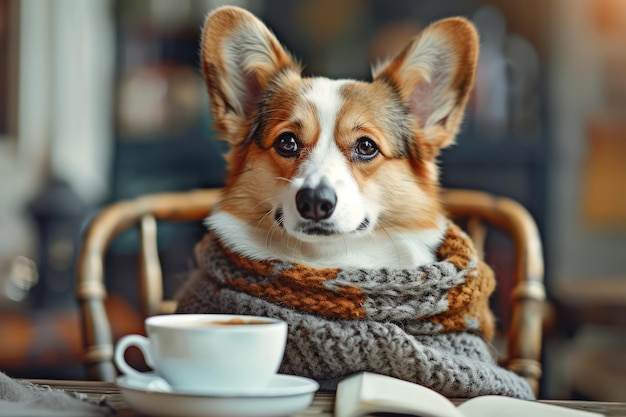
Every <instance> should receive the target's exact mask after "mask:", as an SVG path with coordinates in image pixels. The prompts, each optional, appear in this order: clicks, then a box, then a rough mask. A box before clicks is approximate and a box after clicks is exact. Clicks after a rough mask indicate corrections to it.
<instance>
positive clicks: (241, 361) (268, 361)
mask: <svg viewBox="0 0 626 417" xmlns="http://www.w3.org/2000/svg"><path fill="white" fill-rule="evenodd" d="M145 327H146V333H147V336H148V337H144V336H141V335H136V334H135V335H128V336H124V337H122V338H121V339H120V340H119V342H118V343H117V346H116V348H115V364H116V365H117V367H118V368H119V370H120V371H121V372H122V373H124V374H125V375H126V376H127V377H129V378H137V379H145V378H148V377H149V376H150V375H153V374H149V373H144V372H139V371H137V370H136V369H134V368H133V367H131V366H130V365H128V363H127V362H126V360H125V358H124V353H125V352H126V350H127V349H128V348H129V347H131V346H135V347H137V348H138V349H139V350H141V352H142V353H143V355H144V358H145V361H146V363H147V364H148V365H149V366H150V367H151V368H153V369H154V371H155V373H156V374H157V375H158V376H160V377H162V378H163V379H164V380H165V381H166V382H167V383H169V385H171V386H172V387H173V388H174V389H177V390H182V391H188V392H211V393H220V392H242V393H243V392H246V391H254V390H256V389H261V388H263V387H264V386H266V385H267V384H268V382H269V381H270V379H271V378H272V376H274V375H275V374H276V373H277V372H278V368H279V366H280V363H281V361H282V357H283V353H284V351H285V344H286V341H287V323H285V322H284V321H282V320H278V319H273V318H269V317H258V316H244V315H223V314H172V315H163V316H153V317H149V318H147V319H146V320H145Z"/></svg>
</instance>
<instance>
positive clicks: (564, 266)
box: [0, 0, 626, 400]
mask: <svg viewBox="0 0 626 417" xmlns="http://www.w3.org/2000/svg"><path fill="white" fill-rule="evenodd" d="M222 4H237V5H240V6H243V7H246V8H248V9H249V10H250V11H252V12H253V13H255V14H257V15H258V16H259V17H261V18H262V19H263V20H264V21H265V22H266V23H267V24H268V25H269V26H270V27H271V28H272V30H273V31H274V32H275V33H276V35H277V37H278V38H279V39H280V40H281V41H282V42H283V43H284V44H285V45H286V47H287V48H288V49H289V50H290V51H292V53H293V54H294V55H295V56H296V57H298V58H300V59H301V61H302V62H303V63H304V64H305V66H306V67H305V72H306V73H307V74H309V75H324V76H329V77H344V78H346V77H349V78H365V79H367V78H368V77H369V76H370V75H369V69H370V64H371V63H374V62H376V61H377V60H381V59H385V58H387V57H389V56H390V55H392V54H393V53H394V52H396V51H398V50H399V49H400V48H401V47H402V46H403V45H404V44H405V42H407V41H408V39H409V38H410V37H412V36H413V35H415V34H416V33H418V32H419V31H420V30H421V29H423V28H424V27H425V26H426V25H428V24H429V23H431V22H433V21H435V20H437V19H440V18H444V17H448V16H455V15H461V16H465V17H467V18H469V19H472V20H473V21H474V23H475V24H476V25H477V27H478V29H479V32H480V35H481V57H480V62H479V69H478V75H477V82H476V87H475V89H474V92H473V95H472V99H471V102H470V105H469V107H468V110H467V117H466V120H465V122H464V125H463V128H462V131H461V133H460V135H459V137H458V140H457V142H458V144H457V145H456V146H454V147H452V148H449V149H447V150H446V151H445V152H444V154H443V155H442V157H441V165H442V171H443V178H442V182H443V184H444V186H446V187H462V188H474V189H482V190H487V191H490V192H492V193H495V194H499V195H503V196H508V197H512V198H514V199H516V200H517V201H519V202H520V203H522V204H523V205H524V206H525V207H526V208H527V209H528V210H529V211H530V212H531V214H532V215H533V216H534V218H535V219H536V221H537V223H538V226H539V229H540V233H541V237H542V240H543V245H544V256H545V262H546V282H547V286H548V291H549V296H550V300H551V310H550V314H549V317H550V320H548V323H547V325H546V337H545V339H546V340H545V347H544V352H545V355H544V356H545V357H544V363H545V367H546V369H545V371H544V378H543V385H542V396H544V397H547V398H590V399H604V400H626V382H624V381H626V356H625V354H624V352H626V332H625V331H624V330H625V329H626V163H625V162H626V159H625V158H626V47H625V45H626V1H623V0H576V1H571V0H547V1H546V0H544V1H542V0H446V1H430V0H428V1H427V0H342V1H334V0H316V1H294V0H249V1H246V0H239V1H232V2H229V1H219V0H178V1H171V0H55V1H52V0H21V1H20V0H0V370H2V371H4V372H7V373H8V374H9V375H11V376H15V377H41V378H78V379H80V378H83V377H84V375H83V373H82V372H83V371H82V366H81V364H80V358H81V349H82V346H81V342H80V328H79V322H78V318H77V315H76V302H75V299H74V284H73V282H74V261H75V257H76V252H77V247H78V243H79V241H80V238H81V231H82V230H83V228H84V227H85V224H86V223H87V222H88V220H89V219H90V218H91V217H92V216H93V214H94V213H96V212H97V211H98V209H99V208H101V207H102V206H104V205H106V204H108V203H111V202H114V201H117V200H120V199H127V198H132V197H135V196H138V195H141V194H145V193H151V192H158V191H172V190H188V189H193V188H205V187H215V186H220V185H221V184H222V182H223V178H224V162H223V160H222V156H221V154H222V153H223V151H224V147H223V145H222V144H221V143H218V142H216V141H215V140H214V135H213V132H212V131H211V120H210V116H209V112H208V103H207V95H206V93H205V88H204V84H203V80H202V78H201V74H200V72H199V65H198V58H199V52H198V51H199V46H198V39H199V34H200V28H201V25H202V23H203V20H204V17H205V15H206V13H207V12H208V11H210V10H211V9H213V8H215V7H216V6H219V5H222ZM202 232H203V230H202V226H201V225H198V226H197V227H192V226H191V227H187V228H176V229H165V231H164V234H163V235H162V236H160V237H159V249H160V254H161V258H162V259H163V262H164V268H165V271H164V272H165V275H166V285H167V286H168V287H167V288H166V292H169V293H171V292H172V291H174V288H176V286H177V285H178V284H179V283H180V282H181V280H182V279H183V276H184V272H185V271H188V270H189V269H190V268H191V266H190V265H191V249H190V248H191V247H192V246H193V243H194V242H195V241H197V240H198V239H199V238H200V236H201V235H202ZM136 241H137V236H136V235H134V234H133V233H126V234H124V235H122V236H121V237H120V238H118V239H117V240H116V241H115V242H114V244H113V247H112V250H111V254H110V255H109V258H108V259H107V272H106V274H107V282H108V286H109V288H111V297H110V300H109V302H110V303H111V305H112V306H113V308H114V310H115V311H116V312H117V314H119V316H121V317H128V318H129V319H128V320H127V321H128V323H136V321H135V322H133V320H131V318H134V319H136V318H137V314H136V312H135V311H136V303H135V302H134V301H133V300H135V299H136V298H135V296H136V293H135V291H136V290H135V288H134V284H133V282H134V281H133V279H134V274H135V273H136V260H135V256H134V255H135V252H134V249H133V248H134V246H135V243H136ZM490 254H491V257H492V259H493V262H494V263H495V264H496V269H497V264H498V262H506V261H507V259H510V257H511V248H510V247H505V246H503V247H501V246H498V245H496V246H494V247H492V248H490ZM129 326H130V327H129V329H131V331H135V330H136V328H134V327H132V326H133V325H131V324H129Z"/></svg>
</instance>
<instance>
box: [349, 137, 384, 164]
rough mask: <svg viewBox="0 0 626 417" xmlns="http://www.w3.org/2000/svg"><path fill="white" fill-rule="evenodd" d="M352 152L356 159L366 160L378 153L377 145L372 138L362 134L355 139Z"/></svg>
mask: <svg viewBox="0 0 626 417" xmlns="http://www.w3.org/2000/svg"><path fill="white" fill-rule="evenodd" d="M354 153H355V156H356V157H357V158H358V159H362V160H366V161H368V160H370V159H372V158H374V157H376V155H378V145H376V142H374V141H373V140H372V139H370V138H368V137H365V136H364V137H362V138H359V139H358V140H357V141H356V145H355V147H354Z"/></svg>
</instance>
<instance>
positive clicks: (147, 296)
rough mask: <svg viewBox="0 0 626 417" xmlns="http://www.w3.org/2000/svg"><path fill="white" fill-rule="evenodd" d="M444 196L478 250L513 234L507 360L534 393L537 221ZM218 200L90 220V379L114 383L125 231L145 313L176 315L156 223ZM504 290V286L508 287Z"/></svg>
mask: <svg viewBox="0 0 626 417" xmlns="http://www.w3.org/2000/svg"><path fill="white" fill-rule="evenodd" d="M442 197H443V202H444V205H445V207H446V210H447V211H448V213H449V215H450V217H451V218H453V219H467V222H466V223H465V224H466V227H465V228H466V230H467V232H468V234H469V235H470V236H471V238H472V239H473V240H474V242H475V244H476V247H477V248H478V250H479V253H482V252H481V251H482V248H483V245H484V242H485V235H486V230H487V227H485V226H486V225H488V226H495V227H496V228H498V229H501V230H502V231H504V232H505V233H506V234H507V235H508V236H509V237H510V238H511V240H512V242H513V247H514V265H511V268H512V269H513V272H512V276H514V283H513V285H512V291H511V295H510V296H511V299H510V300H511V301H510V305H508V306H507V307H510V312H511V313H510V315H509V317H510V322H509V323H508V326H506V327H507V328H508V338H507V352H508V354H507V359H506V361H505V362H504V363H503V365H504V366H506V367H507V368H509V369H511V370H512V371H514V372H516V373H517V374H519V375H521V376H523V377H525V378H527V379H528V381H529V382H530V384H531V386H532V387H533V389H534V390H535V392H537V390H538V381H539V378H540V376H541V362H540V356H541V345H542V317H543V315H542V312H543V308H542V307H543V302H544V298H545V291H544V285H543V256H542V251H541V243H540V239H539V235H538V231H537V227H536V224H535V222H534V221H533V219H532V217H531V216H530V214H529V213H528V212H527V211H526V210H525V209H524V208H523V207H522V206H521V205H520V204H518V203H516V202H515V201H513V200H511V199H508V198H498V197H494V196H492V195H490V194H487V193H484V192H479V191H469V190H446V191H444V192H443V194H442ZM218 198H219V190H218V189H211V190H198V191H191V192H180V193H166V194H154V195H147V196H144V197H139V198H137V199H134V200H129V201H122V202H118V203H115V204H112V205H111V206H109V207H107V208H105V209H104V210H103V211H101V212H100V213H99V214H98V215H97V216H96V217H95V218H94V219H93V220H92V222H91V224H90V225H89V227H88V229H87V231H86V234H85V236H84V240H83V242H82V245H81V250H80V254H79V257H78V264H77V269H76V273H77V280H78V281H77V288H76V294H77V298H78V301H79V304H80V314H81V319H82V320H81V321H82V330H83V342H84V349H85V351H84V363H85V366H86V370H87V375H88V377H89V378H91V379H98V380H105V381H113V380H114V379H115V377H116V375H117V372H116V370H115V367H114V365H113V362H112V358H113V343H114V340H113V336H112V332H111V323H110V322H109V318H108V317H107V314H106V310H105V308H104V300H105V298H106V296H107V290H106V287H105V282H104V263H105V262H104V259H105V254H106V252H107V248H108V246H109V244H110V243H111V241H112V240H113V238H114V237H115V236H117V235H118V234H119V233H120V232H122V231H124V230H126V229H128V228H130V227H133V226H138V227H139V235H140V242H139V246H140V247H139V282H138V289H139V295H140V309H141V313H142V315H143V316H144V317H147V316H151V315H155V314H163V313H171V312H173V311H174V310H175V303H174V302H173V301H171V300H164V299H163V286H162V272H161V265H160V262H159V257H158V251H157V239H156V235H157V230H156V228H157V221H187V222H189V221H191V222H199V221H201V220H202V219H203V218H205V217H206V216H207V214H208V213H209V212H210V210H211V208H212V207H213V205H214V204H215V202H216V201H217V200H218ZM505 288H506V287H505Z"/></svg>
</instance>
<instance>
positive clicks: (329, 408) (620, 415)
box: [32, 379, 626, 417]
mask: <svg viewBox="0 0 626 417" xmlns="http://www.w3.org/2000/svg"><path fill="white" fill-rule="evenodd" d="M32 382H34V383H35V384H40V385H49V386H50V387H52V388H56V389H63V390H66V391H74V392H80V393H84V394H87V395H88V396H89V398H90V399H93V400H100V399H102V397H103V396H105V397H106V399H107V401H108V402H109V404H111V405H112V406H113V407H115V409H116V411H117V413H116V414H114V416H115V417H139V416H140V414H138V413H136V412H134V411H133V410H131V409H130V408H129V406H128V404H126V403H125V402H124V399H123V398H122V395H121V394H120V391H119V389H118V388H117V386H116V385H115V384H113V383H110V382H96V381H58V380H47V379H46V380H32ZM462 401H463V400H453V402H454V403H456V404H459V403H461V402H462ZM334 402H335V396H334V393H332V392H323V391H320V392H317V393H316V394H315V398H314V400H313V403H312V404H311V405H310V406H309V408H307V409H306V410H303V411H302V412H300V413H298V414H295V415H294V416H295V417H311V416H316V417H332V416H333V407H334ZM543 402H546V403H549V404H555V405H560V406H563V407H569V408H575V409H579V410H585V411H593V412H596V413H601V414H604V415H606V416H610V417H626V403H607V402H592V401H543Z"/></svg>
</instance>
